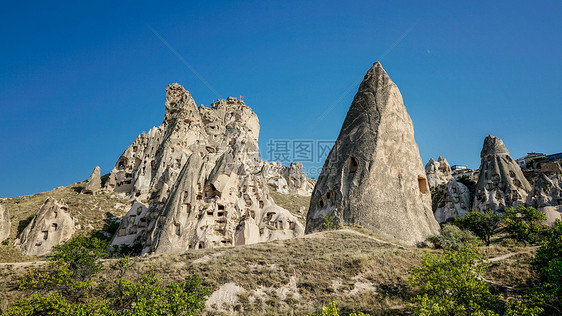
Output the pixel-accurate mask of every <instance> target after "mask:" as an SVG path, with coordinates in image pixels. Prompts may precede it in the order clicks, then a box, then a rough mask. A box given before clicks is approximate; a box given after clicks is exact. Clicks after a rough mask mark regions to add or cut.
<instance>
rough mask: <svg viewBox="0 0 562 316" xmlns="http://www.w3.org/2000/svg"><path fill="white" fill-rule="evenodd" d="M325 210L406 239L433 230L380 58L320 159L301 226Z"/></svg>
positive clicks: (317, 223)
mask: <svg viewBox="0 0 562 316" xmlns="http://www.w3.org/2000/svg"><path fill="white" fill-rule="evenodd" d="M325 216H332V217H333V218H334V221H335V222H336V223H340V224H344V223H345V224H359V225H362V226H364V227H366V228H368V229H370V230H372V231H374V232H376V233H378V234H381V235H383V236H386V237H389V238H393V239H396V240H399V241H402V242H405V243H408V244H414V243H416V242H418V241H422V240H424V239H425V238H426V237H427V236H428V235H431V234H437V233H438V232H439V225H438V224H437V221H436V220H435V218H434V216H433V212H432V210H431V196H430V192H429V187H428V184H427V180H426V175H425V172H424V167H423V164H422V161H421V157H420V154H419V149H418V146H417V144H416V141H415V139H414V128H413V124H412V120H411V119H410V116H409V115H408V112H407V111H406V107H405V106H404V103H403V101H402V95H401V94H400V91H399V90H398V87H397V86H396V85H395V84H394V82H392V80H390V77H389V76H388V74H387V73H386V72H385V71H384V69H383V68H382V66H381V64H380V63H378V62H377V63H375V64H374V65H373V67H372V68H371V69H369V71H368V72H367V74H366V75H365V78H364V79H363V82H362V83H361V85H360V86H359V91H358V92H357V94H356V95H355V98H354V100H353V103H352V104H351V107H350V108H349V111H348V113H347V116H346V118H345V121H344V123H343V126H342V128H341V131H340V134H339V136H338V139H337V141H336V143H335V145H334V147H333V148H332V150H331V151H330V154H329V155H328V158H327V160H326V162H325V163H324V167H323V169H322V173H321V174H320V176H319V178H318V182H317V183H316V187H315V188H314V191H313V195H312V199H311V202H310V208H309V211H308V216H307V221H306V232H307V233H310V232H313V231H316V230H323V229H325V227H324V225H323V223H324V217H325Z"/></svg>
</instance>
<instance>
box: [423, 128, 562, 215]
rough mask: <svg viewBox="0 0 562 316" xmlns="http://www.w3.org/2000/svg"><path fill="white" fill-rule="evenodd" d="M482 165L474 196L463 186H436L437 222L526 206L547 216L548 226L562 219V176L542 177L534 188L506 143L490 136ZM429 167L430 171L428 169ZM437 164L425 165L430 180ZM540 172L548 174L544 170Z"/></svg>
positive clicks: (435, 209)
mask: <svg viewBox="0 0 562 316" xmlns="http://www.w3.org/2000/svg"><path fill="white" fill-rule="evenodd" d="M480 158H481V163H480V168H479V169H478V170H477V178H476V179H475V180H476V184H475V185H474V188H473V192H471V191H470V190H469V188H467V187H466V186H465V185H464V184H463V183H460V182H458V181H457V180H458V179H457V180H455V179H452V178H451V179H449V180H448V182H447V184H446V185H444V186H442V187H439V185H443V184H442V183H439V182H436V187H435V190H436V191H437V193H438V194H435V196H434V199H437V201H433V202H434V203H433V208H434V214H435V218H436V219H437V221H438V222H440V223H442V222H445V221H446V220H447V219H449V218H459V217H462V216H464V215H465V214H467V213H468V212H470V211H471V210H472V209H478V210H494V211H499V210H503V209H505V208H506V207H517V206H520V205H527V206H532V207H535V208H536V209H538V210H540V211H542V212H543V213H545V214H546V215H547V217H548V222H550V223H552V222H554V220H555V219H557V218H561V217H562V216H561V215H562V191H561V189H560V177H561V175H560V173H557V172H556V170H550V169H549V170H548V172H549V173H551V174H550V175H547V174H545V173H541V174H540V176H539V178H538V180H536V181H535V182H534V184H533V185H531V184H530V183H529V181H528V180H527V178H526V177H525V175H524V174H523V171H522V170H521V167H520V165H519V164H518V163H517V162H516V161H515V160H514V159H513V158H512V157H511V156H510V154H509V151H508V150H507V148H506V147H505V145H504V143H503V141H502V140H501V139H500V138H498V137H495V136H492V135H488V136H487V137H486V138H485V139H484V145H483V146H482V151H481V153H480ZM428 166H429V168H428ZM432 166H435V162H434V161H433V159H431V160H430V161H429V162H428V164H427V165H426V172H427V175H428V178H430V177H432V176H433V174H435V171H434V170H435V168H434V167H432ZM541 172H547V171H544V170H542V169H541Z"/></svg>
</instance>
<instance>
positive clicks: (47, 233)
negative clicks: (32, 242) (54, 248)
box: [42, 230, 49, 240]
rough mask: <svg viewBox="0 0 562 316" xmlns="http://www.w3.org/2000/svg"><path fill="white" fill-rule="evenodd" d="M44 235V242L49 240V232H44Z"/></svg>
mask: <svg viewBox="0 0 562 316" xmlns="http://www.w3.org/2000/svg"><path fill="white" fill-rule="evenodd" d="M42 233H43V240H47V238H48V237H49V232H48V231H46V230H45V231H42Z"/></svg>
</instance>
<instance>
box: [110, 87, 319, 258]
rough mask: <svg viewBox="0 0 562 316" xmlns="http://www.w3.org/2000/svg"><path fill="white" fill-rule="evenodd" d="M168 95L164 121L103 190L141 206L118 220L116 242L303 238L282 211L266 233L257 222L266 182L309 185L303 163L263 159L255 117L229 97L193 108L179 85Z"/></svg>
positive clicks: (159, 248)
mask: <svg viewBox="0 0 562 316" xmlns="http://www.w3.org/2000/svg"><path fill="white" fill-rule="evenodd" d="M166 92H167V93H166V114H165V116H164V122H163V123H162V125H161V126H159V127H155V128H153V129H151V130H150V132H148V133H147V134H142V135H139V136H138V137H137V139H136V140H135V141H134V142H133V144H132V145H131V146H129V148H127V150H125V152H124V153H123V155H122V156H121V157H120V158H119V160H118V162H117V164H116V167H115V169H114V170H113V171H112V172H111V174H110V177H109V180H108V182H107V183H108V185H107V188H108V189H113V190H115V191H117V192H121V193H123V194H127V195H128V196H130V197H134V198H136V199H137V201H142V202H143V203H142V205H140V206H139V205H134V206H133V208H132V209H131V211H130V212H129V213H128V214H127V215H126V217H125V218H124V219H123V221H122V223H121V225H120V227H119V230H118V236H116V237H115V238H114V240H113V243H114V244H115V245H120V244H128V245H131V243H134V242H138V243H140V244H141V245H142V246H143V253H148V252H181V251H185V250H187V249H190V248H192V249H198V248H210V247H219V246H233V245H241V244H250V243H255V242H260V241H268V240H275V239H282V238H286V237H287V236H296V235H299V234H302V233H303V229H302V225H301V226H300V230H299V226H298V225H291V224H289V222H295V223H298V221H297V220H296V218H294V217H293V216H292V215H291V214H290V213H289V212H288V211H286V210H283V209H281V208H279V209H280V210H279V209H275V212H274V213H275V214H280V215H278V216H280V217H282V219H280V220H279V221H284V222H285V223H287V225H285V226H284V228H282V229H278V230H279V231H275V232H271V231H270V230H268V229H267V225H266V223H264V222H263V221H262V218H263V216H264V209H266V208H268V207H271V206H274V201H273V199H272V198H271V197H270V195H269V187H268V184H270V185H273V186H274V187H276V189H277V190H279V191H280V192H284V193H288V192H290V191H295V192H297V191H298V192H301V193H302V192H305V191H306V190H307V189H309V188H308V187H307V184H308V185H310V183H309V182H308V181H305V180H306V176H305V178H304V179H303V178H302V175H304V172H302V165H300V164H297V165H295V166H290V167H282V166H281V164H280V163H268V162H264V161H262V160H261V158H260V156H259V148H258V137H259V129H260V126H259V123H258V118H257V116H256V114H255V113H254V112H253V111H252V110H251V109H250V108H249V107H248V106H246V105H245V103H244V102H243V101H238V100H236V98H232V97H229V98H228V99H227V100H218V101H217V102H215V103H213V104H212V105H211V107H205V106H200V107H199V108H197V107H196V105H195V101H193V98H192V97H191V95H190V94H189V92H188V91H185V90H184V89H183V87H181V86H180V85H178V84H172V85H169V86H168V88H167V89H166ZM285 169H287V170H288V171H287V172H285V171H284V170H285ZM285 174H286V176H285ZM289 179H291V181H292V182H291V184H289V183H288V180H289ZM139 207H141V210H140V213H141V214H140V215H134V214H135V212H136V211H137V209H138V208H139ZM145 208H146V210H145ZM283 211H285V212H286V213H285V212H283ZM131 216H135V218H134V219H130V217H131ZM140 218H143V224H142V225H143V227H140V222H138V221H139V219H140ZM131 223H135V224H131ZM278 225H279V224H278ZM133 227H135V228H133Z"/></svg>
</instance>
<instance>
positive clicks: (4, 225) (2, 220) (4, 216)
mask: <svg viewBox="0 0 562 316" xmlns="http://www.w3.org/2000/svg"><path fill="white" fill-rule="evenodd" d="M10 226H11V222H10V214H9V213H8V209H7V208H5V207H4V206H3V205H2V204H0V242H2V241H4V239H6V238H8V236H10Z"/></svg>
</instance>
